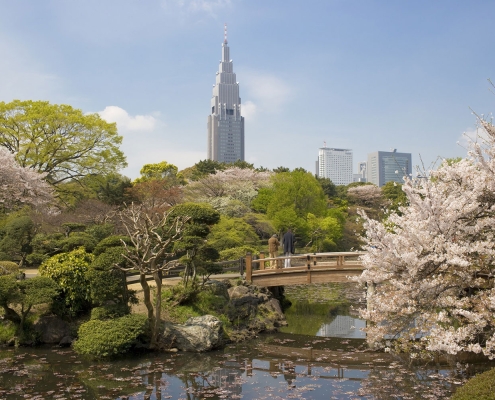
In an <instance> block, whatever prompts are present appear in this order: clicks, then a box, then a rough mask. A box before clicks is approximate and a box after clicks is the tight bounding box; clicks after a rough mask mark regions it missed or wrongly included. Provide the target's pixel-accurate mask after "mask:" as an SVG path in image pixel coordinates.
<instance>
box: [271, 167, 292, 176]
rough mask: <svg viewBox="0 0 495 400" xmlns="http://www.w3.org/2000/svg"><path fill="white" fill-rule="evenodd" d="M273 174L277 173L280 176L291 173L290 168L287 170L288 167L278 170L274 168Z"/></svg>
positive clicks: (278, 168)
mask: <svg viewBox="0 0 495 400" xmlns="http://www.w3.org/2000/svg"><path fill="white" fill-rule="evenodd" d="M273 172H275V173H276V174H280V173H282V172H290V168H287V167H277V168H274V169H273Z"/></svg>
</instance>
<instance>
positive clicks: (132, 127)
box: [98, 106, 206, 179]
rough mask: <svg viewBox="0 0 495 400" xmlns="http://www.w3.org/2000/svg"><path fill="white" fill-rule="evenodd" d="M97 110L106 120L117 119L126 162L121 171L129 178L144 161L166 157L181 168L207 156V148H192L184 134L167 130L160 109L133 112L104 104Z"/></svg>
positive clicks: (154, 161) (139, 168) (152, 161)
mask: <svg viewBox="0 0 495 400" xmlns="http://www.w3.org/2000/svg"><path fill="white" fill-rule="evenodd" d="M98 114H100V116H101V117H102V118H103V119H104V120H106V121H108V122H116V123H117V129H118V132H119V134H120V135H122V136H123V141H122V146H121V150H122V151H123V152H124V154H125V156H126V157H127V163H128V167H127V168H125V169H124V170H123V171H122V173H123V174H124V175H126V176H128V177H130V178H131V179H135V178H137V177H139V171H140V170H141V168H142V167H143V165H145V164H154V163H159V162H161V161H167V162H169V163H171V164H174V165H176V166H177V167H178V168H179V170H181V169H184V168H187V167H190V166H192V165H194V164H196V163H197V162H198V161H199V160H204V159H205V158H206V151H198V150H196V149H194V148H191V147H192V146H191V143H190V141H189V140H188V139H187V135H183V136H181V137H177V136H176V135H174V134H173V133H171V132H169V129H168V127H167V125H166V124H165V122H164V121H162V120H161V119H160V114H159V113H149V114H145V115H135V116H133V115H130V114H129V113H128V112H127V111H126V110H124V109H123V108H121V107H118V106H107V107H105V109H104V110H103V111H100V112H98Z"/></svg>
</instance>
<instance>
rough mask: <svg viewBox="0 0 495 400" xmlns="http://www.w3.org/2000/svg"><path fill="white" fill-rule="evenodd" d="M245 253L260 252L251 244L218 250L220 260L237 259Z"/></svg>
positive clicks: (257, 253)
mask: <svg viewBox="0 0 495 400" xmlns="http://www.w3.org/2000/svg"><path fill="white" fill-rule="evenodd" d="M247 253H251V254H253V255H254V254H256V255H259V254H260V252H259V250H258V249H256V248H254V247H251V246H240V247H233V248H231V249H226V250H222V251H221V252H220V261H230V260H238V259H239V258H241V257H245V256H246V254H247Z"/></svg>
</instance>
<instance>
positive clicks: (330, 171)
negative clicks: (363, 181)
mask: <svg viewBox="0 0 495 400" xmlns="http://www.w3.org/2000/svg"><path fill="white" fill-rule="evenodd" d="M318 176H319V177H320V178H329V179H330V180H331V181H332V182H333V183H334V184H335V185H348V184H349V183H352V182H353V180H354V177H353V175H352V150H349V149H331V148H328V147H321V148H320V149H319V151H318Z"/></svg>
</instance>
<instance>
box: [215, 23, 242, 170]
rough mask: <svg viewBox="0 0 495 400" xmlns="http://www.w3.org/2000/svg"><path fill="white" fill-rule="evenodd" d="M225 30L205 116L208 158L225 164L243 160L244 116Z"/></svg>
mask: <svg viewBox="0 0 495 400" xmlns="http://www.w3.org/2000/svg"><path fill="white" fill-rule="evenodd" d="M229 52H230V50H229V46H228V42H227V28H225V37H224V41H223V44H222V60H221V61H220V66H219V68H218V72H217V76H216V83H215V85H214V86H213V96H212V98H211V114H210V115H209V116H208V122H207V130H208V145H207V157H208V159H209V160H215V161H220V162H226V163H233V162H235V161H237V160H241V161H244V117H242V116H241V98H240V97H239V83H238V82H237V81H236V76H235V74H234V69H233V64H232V60H231V59H230V53H229Z"/></svg>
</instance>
